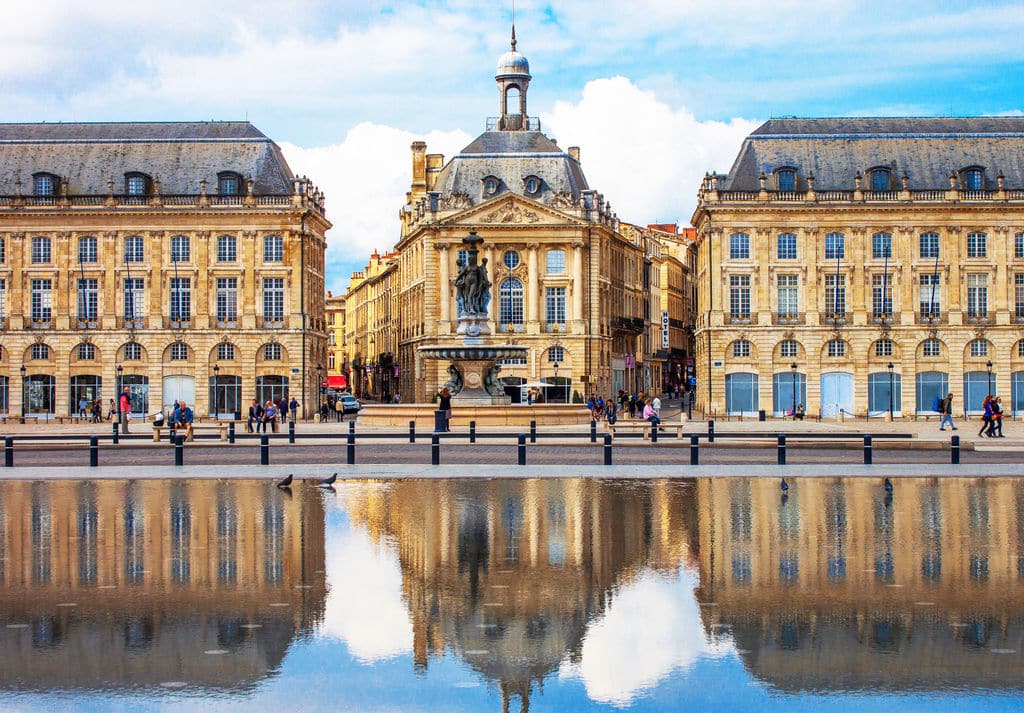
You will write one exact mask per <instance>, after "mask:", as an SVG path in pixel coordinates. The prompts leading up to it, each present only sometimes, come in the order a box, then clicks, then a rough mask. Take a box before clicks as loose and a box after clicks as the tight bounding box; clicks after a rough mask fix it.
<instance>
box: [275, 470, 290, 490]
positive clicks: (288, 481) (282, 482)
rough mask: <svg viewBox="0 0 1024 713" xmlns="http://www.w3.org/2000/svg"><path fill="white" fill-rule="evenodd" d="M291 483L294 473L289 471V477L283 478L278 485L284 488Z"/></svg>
mask: <svg viewBox="0 0 1024 713" xmlns="http://www.w3.org/2000/svg"><path fill="white" fill-rule="evenodd" d="M291 484H292V474H291V473H289V474H288V477H287V478H285V479H284V480H282V481H281V482H280V483H278V484H277V487H279V488H281V489H284V488H287V487H288V486H289V485H291Z"/></svg>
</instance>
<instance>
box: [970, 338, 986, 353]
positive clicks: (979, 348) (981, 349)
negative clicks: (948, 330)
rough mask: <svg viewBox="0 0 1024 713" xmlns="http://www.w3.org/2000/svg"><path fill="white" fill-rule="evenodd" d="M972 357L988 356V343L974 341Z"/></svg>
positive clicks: (972, 342)
mask: <svg viewBox="0 0 1024 713" xmlns="http://www.w3.org/2000/svg"><path fill="white" fill-rule="evenodd" d="M971 356H972V357H983V356H988V342H987V341H985V340H984V339H974V340H972V341H971Z"/></svg>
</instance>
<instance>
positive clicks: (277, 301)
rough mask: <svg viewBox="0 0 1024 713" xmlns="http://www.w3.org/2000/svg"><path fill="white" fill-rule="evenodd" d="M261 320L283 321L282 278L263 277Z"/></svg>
mask: <svg viewBox="0 0 1024 713" xmlns="http://www.w3.org/2000/svg"><path fill="white" fill-rule="evenodd" d="M263 321H264V323H266V322H284V278H283V277H264V278H263Z"/></svg>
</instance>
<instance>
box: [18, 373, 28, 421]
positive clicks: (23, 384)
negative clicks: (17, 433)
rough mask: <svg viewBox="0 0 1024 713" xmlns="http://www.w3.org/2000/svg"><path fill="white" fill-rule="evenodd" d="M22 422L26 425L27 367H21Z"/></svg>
mask: <svg viewBox="0 0 1024 713" xmlns="http://www.w3.org/2000/svg"><path fill="white" fill-rule="evenodd" d="M19 371H21V422H22V423H25V372H26V371H28V370H27V369H26V368H25V365H24V364H22V365H21V369H19Z"/></svg>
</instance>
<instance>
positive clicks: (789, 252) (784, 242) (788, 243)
mask: <svg viewBox="0 0 1024 713" xmlns="http://www.w3.org/2000/svg"><path fill="white" fill-rule="evenodd" d="M776 254H777V255H778V258H779V260H796V235H794V234H793V233H782V234H781V235H779V244H778V252H777V253H776Z"/></svg>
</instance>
